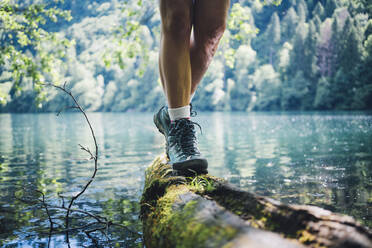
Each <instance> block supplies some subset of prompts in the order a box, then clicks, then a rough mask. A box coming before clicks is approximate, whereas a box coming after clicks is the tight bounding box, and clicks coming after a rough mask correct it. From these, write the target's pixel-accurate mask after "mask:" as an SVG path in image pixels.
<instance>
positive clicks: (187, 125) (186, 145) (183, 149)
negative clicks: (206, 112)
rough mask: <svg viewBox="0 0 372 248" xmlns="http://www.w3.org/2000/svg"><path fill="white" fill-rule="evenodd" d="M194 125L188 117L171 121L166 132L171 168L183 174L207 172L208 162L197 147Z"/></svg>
mask: <svg viewBox="0 0 372 248" xmlns="http://www.w3.org/2000/svg"><path fill="white" fill-rule="evenodd" d="M195 125H197V126H199V124H197V123H195V122H192V121H190V120H189V119H180V120H176V121H175V122H172V123H171V125H170V129H169V133H168V138H167V140H168V155H169V160H170V164H171V165H172V166H173V170H176V171H178V172H180V173H181V174H183V175H186V174H188V175H190V174H191V175H195V174H206V173H208V170H207V168H208V162H207V160H206V159H205V158H203V157H201V154H200V152H199V149H198V147H197V140H196V131H195ZM199 127H200V126H199Z"/></svg>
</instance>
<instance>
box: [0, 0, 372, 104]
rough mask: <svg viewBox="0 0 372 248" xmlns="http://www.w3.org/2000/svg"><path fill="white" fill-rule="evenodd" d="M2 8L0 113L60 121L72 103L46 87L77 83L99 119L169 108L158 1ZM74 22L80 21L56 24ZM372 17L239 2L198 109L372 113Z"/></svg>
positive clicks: (313, 4) (309, 6)
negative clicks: (46, 115) (37, 114)
mask: <svg viewBox="0 0 372 248" xmlns="http://www.w3.org/2000/svg"><path fill="white" fill-rule="evenodd" d="M35 1H36V0H35ZM279 2H280V4H279ZM0 6H1V8H0V10H1V11H0V14H1V15H0V21H1V22H0V28H1V31H0V38H1V39H2V43H1V48H0V49H1V51H2V52H1V53H0V111H34V110H35V108H31V107H30V106H35V104H34V103H38V102H40V101H41V100H45V101H43V106H42V110H43V111H55V110H56V109H57V108H58V106H59V105H60V104H61V102H62V101H64V99H63V98H62V97H60V96H59V95H57V94H56V93H55V92H53V91H52V90H46V89H42V88H41V87H40V86H38V84H37V83H38V82H43V81H53V82H59V81H62V82H63V81H68V85H69V87H70V88H71V89H72V90H73V92H74V93H75V94H76V95H77V96H78V98H79V101H80V102H82V104H83V106H84V107H85V108H86V109H88V110H90V111H132V110H139V111H154V110H155V109H157V108H158V107H159V106H160V105H163V104H164V103H165V98H164V94H163V92H162V86H161V84H160V79H159V73H158V50H159V40H160V14H159V11H158V9H157V8H155V6H156V4H155V3H154V2H153V1H149V0H136V1H124V2H123V1H119V0H107V1H104V2H102V1H98V0H89V1H79V2H68V3H67V4H66V3H61V2H60V1H57V3H55V2H51V1H44V0H40V1H38V2H37V4H36V2H35V3H34V2H33V1H31V3H28V2H27V4H26V3H23V4H20V6H19V7H16V3H14V2H12V1H10V0H7V1H2V2H1V4H0ZM40 6H42V7H40ZM16 8H18V9H20V10H22V11H19V12H17V11H15V10H16ZM70 12H71V13H72V15H73V17H74V19H73V20H72V22H70V23H69V24H66V23H67V22H64V24H63V23H62V25H56V24H55V23H54V21H57V20H61V19H62V20H65V19H67V20H70V19H71V16H70V14H69V13H70ZM370 17H371V13H370V3H369V1H364V0H344V1H336V0H329V1H319V0H311V1H305V0H283V1H248V0H243V1H232V5H231V8H230V12H229V17H228V21H227V30H226V32H225V34H224V36H223V38H222V40H221V42H220V45H219V48H218V50H217V53H216V55H215V57H214V59H213V61H212V63H211V65H210V67H209V70H208V72H207V73H206V75H205V77H204V79H203V81H202V83H201V85H200V86H199V88H198V91H197V92H196V95H195V97H194V98H193V102H194V104H195V106H196V107H197V108H198V109H200V110H211V111H213V110H227V111H229V110H232V111H251V110H312V109H317V110H325V109H327V110H329V109H372V103H371V100H370V99H371V83H370V82H372V74H371V72H370V71H371V70H370V68H372V62H371V61H372V59H371V56H372V52H371V43H372V42H371V39H372V38H370V37H371V34H372V22H371V19H370ZM51 30H53V31H56V32H51ZM68 40H71V41H74V40H75V41H76V45H74V43H73V42H69V41H68ZM71 43H72V45H71ZM47 93H48V94H47ZM30 103H32V104H30ZM1 105H2V106H1ZM40 106H41V105H40Z"/></svg>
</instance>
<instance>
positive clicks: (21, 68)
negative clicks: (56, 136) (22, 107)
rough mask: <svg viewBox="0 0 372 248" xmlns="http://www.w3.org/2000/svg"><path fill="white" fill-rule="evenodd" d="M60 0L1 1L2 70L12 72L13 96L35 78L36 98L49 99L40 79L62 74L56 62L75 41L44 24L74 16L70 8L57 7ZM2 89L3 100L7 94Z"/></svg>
mask: <svg viewBox="0 0 372 248" xmlns="http://www.w3.org/2000/svg"><path fill="white" fill-rule="evenodd" d="M58 2H59V1H54V2H52V3H48V4H44V3H41V4H38V3H32V4H25V3H22V2H20V1H12V0H3V1H2V2H1V3H0V41H1V46H0V73H4V71H8V72H10V73H11V75H10V77H9V79H8V80H9V81H10V82H12V87H11V89H10V92H9V94H10V96H11V97H13V96H15V95H16V94H20V91H21V90H22V83H23V82H24V81H26V80H28V79H29V80H31V81H32V83H33V89H34V91H35V92H36V96H35V98H36V99H35V101H36V102H41V101H42V100H45V97H46V96H45V94H44V92H43V91H42V89H41V86H40V85H37V84H38V83H41V82H44V81H46V80H47V79H50V80H52V81H55V80H56V79H57V78H58V72H57V69H56V65H59V64H60V59H61V58H63V57H64V56H65V49H66V47H68V46H70V45H71V44H72V42H70V41H69V40H67V39H64V38H63V37H60V36H59V35H58V34H57V33H53V32H48V31H46V29H45V28H44V27H45V26H46V25H47V24H48V23H50V22H54V23H56V22H57V21H59V20H60V19H64V20H71V15H70V12H69V11H66V10H61V9H58V8H57V7H56V4H58ZM1 95H4V93H2V92H1V89H0V99H1V103H2V104H5V103H6V101H7V100H6V99H7V98H6V97H4V96H1Z"/></svg>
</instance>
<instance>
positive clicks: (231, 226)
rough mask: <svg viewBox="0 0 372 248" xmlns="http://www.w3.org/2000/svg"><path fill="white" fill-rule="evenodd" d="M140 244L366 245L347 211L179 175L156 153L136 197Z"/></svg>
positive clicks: (367, 238)
mask: <svg viewBox="0 0 372 248" xmlns="http://www.w3.org/2000/svg"><path fill="white" fill-rule="evenodd" d="M141 219H142V221H143V235H144V240H145V244H146V247H149V248H151V247H193V248H195V247H203V248H204V247H211V248H212V247H226V248H227V247H228V248H240V247H251V248H255V247H257V248H262V247H267V248H270V247H273V248H274V247H346V248H348V247H350V248H351V247H353V248H354V247H361V248H367V247H372V233H371V232H370V231H369V230H368V229H367V228H366V227H363V226H362V225H360V224H359V223H357V222H356V221H355V220H354V219H353V218H352V217H349V216H344V215H339V214H335V213H332V212H330V211H328V210H325V209H322V208H319V207H315V206H305V205H286V204H282V203H280V202H278V201H275V200H272V199H269V198H266V197H262V196H258V195H255V194H253V193H250V192H246V191H243V190H240V189H238V188H235V187H234V186H232V185H230V184H229V183H227V182H226V181H224V180H222V179H220V178H216V177H213V176H210V175H202V176H196V177H183V176H177V175H174V172H173V170H172V168H171V166H170V165H169V164H167V163H166V160H165V159H164V158H161V157H158V158H156V159H155V161H154V162H153V163H152V164H151V166H150V167H149V168H148V169H147V170H146V179H145V187H144V192H143V195H142V199H141Z"/></svg>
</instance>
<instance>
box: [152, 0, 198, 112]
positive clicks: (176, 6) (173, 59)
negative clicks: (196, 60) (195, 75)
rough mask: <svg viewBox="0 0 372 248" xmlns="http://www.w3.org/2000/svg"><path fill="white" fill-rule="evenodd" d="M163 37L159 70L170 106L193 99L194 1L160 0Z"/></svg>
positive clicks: (176, 105) (185, 103)
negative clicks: (191, 59)
mask: <svg viewBox="0 0 372 248" xmlns="http://www.w3.org/2000/svg"><path fill="white" fill-rule="evenodd" d="M160 14H161V20H162V26H161V28H162V38H161V42H160V43H161V44H160V56H159V69H160V75H161V79H162V83H163V87H164V90H165V94H166V96H167V100H168V106H169V107H170V108H178V107H182V106H186V105H188V104H189V102H190V92H191V63H190V35H191V25H192V21H191V16H192V0H160Z"/></svg>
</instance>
